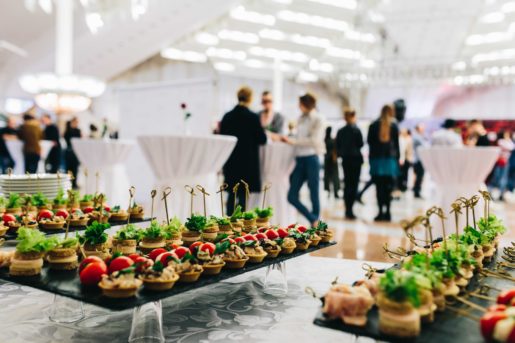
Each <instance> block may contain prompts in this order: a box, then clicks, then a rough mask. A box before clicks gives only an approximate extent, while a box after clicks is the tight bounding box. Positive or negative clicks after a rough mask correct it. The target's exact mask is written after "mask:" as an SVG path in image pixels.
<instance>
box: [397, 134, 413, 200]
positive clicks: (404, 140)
mask: <svg viewBox="0 0 515 343" xmlns="http://www.w3.org/2000/svg"><path fill="white" fill-rule="evenodd" d="M399 150H400V153H401V155H400V158H399V166H400V174H401V175H400V177H399V190H400V191H401V192H406V190H407V189H408V177H409V170H410V169H411V166H412V164H413V139H412V138H411V134H410V131H409V130H408V129H406V128H403V129H401V131H400V135H399Z"/></svg>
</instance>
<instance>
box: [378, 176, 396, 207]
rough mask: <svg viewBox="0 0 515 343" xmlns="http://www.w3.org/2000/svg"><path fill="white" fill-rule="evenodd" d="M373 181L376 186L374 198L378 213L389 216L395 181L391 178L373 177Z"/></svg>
mask: <svg viewBox="0 0 515 343" xmlns="http://www.w3.org/2000/svg"><path fill="white" fill-rule="evenodd" d="M373 180H374V184H375V185H376V197H377V205H378V207H379V213H380V214H389V213H390V203H391V202H392V191H393V187H394V184H395V180H394V178H393V177H392V176H374V177H373Z"/></svg>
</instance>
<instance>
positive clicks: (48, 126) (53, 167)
mask: <svg viewBox="0 0 515 343" xmlns="http://www.w3.org/2000/svg"><path fill="white" fill-rule="evenodd" d="M41 123H42V124H43V125H44V126H45V130H44V131H43V137H44V139H45V140H48V141H52V144H53V145H52V148H51V149H50V151H49V152H48V156H47V159H46V161H45V170H46V171H47V172H49V173H53V174H55V173H57V171H58V170H59V167H60V166H61V142H60V141H59V139H60V136H59V128H58V127H57V125H55V124H54V123H53V122H52V118H51V117H50V115H49V114H46V113H45V114H43V115H42V116H41Z"/></svg>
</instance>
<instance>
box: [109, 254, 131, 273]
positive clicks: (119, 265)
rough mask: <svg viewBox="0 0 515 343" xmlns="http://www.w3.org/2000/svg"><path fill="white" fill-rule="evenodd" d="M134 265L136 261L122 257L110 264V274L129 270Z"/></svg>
mask: <svg viewBox="0 0 515 343" xmlns="http://www.w3.org/2000/svg"><path fill="white" fill-rule="evenodd" d="M133 264H134V261H133V260H131V259H130V258H128V257H127V256H120V257H117V258H115V259H114V260H112V261H111V263H109V274H112V273H114V272H117V271H119V270H122V269H125V268H129V267H130V266H132V265H133Z"/></svg>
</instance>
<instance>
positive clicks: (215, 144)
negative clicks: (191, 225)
mask: <svg viewBox="0 0 515 343" xmlns="http://www.w3.org/2000/svg"><path fill="white" fill-rule="evenodd" d="M236 141H237V139H236V137H231V136H220V135H209V136H186V135H167V136H140V137H138V143H139V144H140V146H141V149H142V151H143V153H144V155H145V157H146V159H147V161H148V162H149V164H150V166H151V168H152V170H153V172H154V174H155V176H156V179H157V181H156V183H157V184H156V189H157V190H158V197H156V200H158V199H160V198H161V194H162V191H163V189H165V188H166V187H171V188H172V194H171V196H170V197H169V200H168V205H169V207H168V212H169V214H170V217H172V216H178V217H179V218H180V219H181V220H185V219H186V218H188V217H189V215H190V195H189V194H188V193H187V192H186V191H185V189H184V186H185V185H191V186H193V187H194V186H196V185H199V184H200V185H202V186H203V187H204V188H205V189H206V191H207V192H208V193H209V194H210V196H209V197H207V198H206V210H207V214H208V215H210V214H213V215H218V216H219V215H221V209H220V197H219V195H217V194H216V191H217V190H218V188H219V185H218V184H217V178H216V173H217V172H219V171H220V170H221V169H222V167H223V165H224V163H225V161H227V159H228V158H229V156H230V154H231V152H232V150H233V149H234V147H235V145H236ZM195 192H196V193H197V196H195V197H194V212H197V213H203V204H202V195H201V194H200V192H199V191H197V190H195ZM154 211H155V212H154V214H155V215H156V214H157V216H158V217H159V218H160V219H164V218H165V215H164V214H165V213H164V206H163V204H162V203H161V201H160V200H158V201H156V206H155V208H154Z"/></svg>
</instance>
